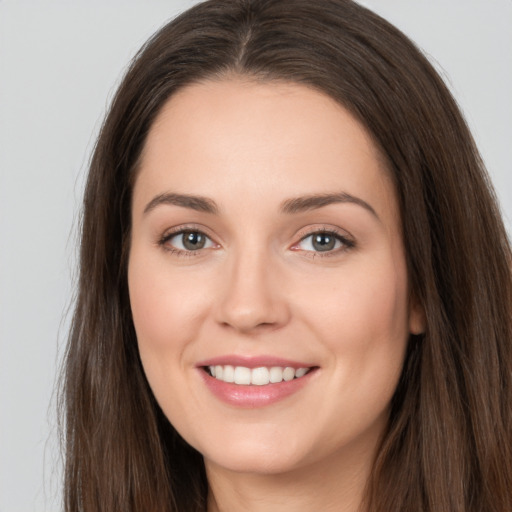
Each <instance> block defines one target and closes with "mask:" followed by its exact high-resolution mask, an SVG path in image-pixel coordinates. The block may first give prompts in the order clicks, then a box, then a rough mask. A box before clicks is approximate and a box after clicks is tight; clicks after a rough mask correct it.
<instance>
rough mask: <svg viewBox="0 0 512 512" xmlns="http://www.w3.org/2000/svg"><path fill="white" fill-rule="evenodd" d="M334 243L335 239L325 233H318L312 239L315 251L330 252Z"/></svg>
mask: <svg viewBox="0 0 512 512" xmlns="http://www.w3.org/2000/svg"><path fill="white" fill-rule="evenodd" d="M335 243H336V240H335V238H334V237H333V236H331V235H328V234H325V233H320V234H318V235H315V236H314V237H313V247H314V248H315V249H316V250H317V251H330V250H332V249H334V245H335Z"/></svg>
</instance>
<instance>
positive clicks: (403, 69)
mask: <svg viewBox="0 0 512 512" xmlns="http://www.w3.org/2000/svg"><path fill="white" fill-rule="evenodd" d="M80 265H81V266H80V269H81V273H80V283H79V291H78V298H77V304H76V311H75V316H74V321H73V326H72V332H71V336H70V343H69V352H68V358H67V363H66V364H67V366H66V381H65V395H64V399H65V406H66V450H67V453H66V482H65V503H66V510H68V511H78V510H87V511H88V512H89V511H93V510H141V511H142V510H144V511H146V510H158V511H160V510H179V511H189V510H190V511H195V510H198V511H199V510H208V511H216V510H254V511H256V510H341V511H356V510H358V511H364V512H370V511H382V510H386V511H388V510H389V511H403V512H406V511H407V512H409V511H411V510H418V511H435V512H438V511H453V512H455V511H467V512H469V511H474V512H476V511H478V512H481V511H504V510H510V509H512V491H511V489H512V467H511V464H512V463H511V460H512V457H511V456H512V453H511V441H512V432H511V429H512V427H511V424H512V422H511V419H512V418H511V416H512V412H511V407H510V403H511V399H512V396H511V395H512V391H511V389H512V388H511V379H512V357H511V351H510V344H511V341H510V340H511V330H512V326H511V315H510V306H511V304H512V297H511V293H512V291H511V290H512V287H511V274H510V247H509V244H508V241H507V237H506V233H505V230H504V228H503V224H502V222H501V220H500V216H499V212H498V209H497V207H496V203H495V199H494V196H493V193H492V190H491V187H490V185H489V182H488V178H487V175H486V174H485V171H484V169H483V165H482V162H481V160H480V158H479V156H478V152H477V150H476V148H475V146H474V143H473V140H472V138H471V135H470V134H469V132H468V129H467V127H466V125H465V123H464V121H463V119H462V117H461V115H460V113H459V111H458V109H457V107H456V105H455V103H454V101H453V99H452V98H451V96H450V94H449V93H448V91H447V89H446V87H445V86H444V84H443V83H442V81H441V80H440V78H439V77H438V75H437V74H436V73H435V71H434V70H433V69H432V67H431V66H430V64H429V63H428V62H427V61H426V59H425V58H424V57H423V56H422V55H421V54H420V53H419V52H418V50H417V49H416V48H415V47H414V45H413V44H412V43H411V42H410V41H409V40H407V39H406V38H405V36H404V35H403V34H401V33H400V32H398V31H397V30H396V29H395V28H393V27H392V26H390V25H389V24H388V23H387V22H385V21H384V20H382V19H381V18H379V17H378V16H376V15H375V14H373V13H371V12H370V11H367V10H366V9H364V8H362V7H360V6H359V5H357V4H355V3H354V2H351V1H346V0H326V1H324V2H321V3H318V2H317V3H314V2H309V1H306V0H286V1H282V0H279V1H278V0H253V1H250V0H239V1H238V0H237V1H231V0H229V1H228V0H226V1H223V0H213V1H210V2H206V3H204V4H200V5H198V6H196V7H194V8H192V9H190V10H189V11H187V12H186V13H185V14H183V15H182V16H180V17H179V18H177V19H176V20H175V21H173V22H171V23H170V24H169V25H167V26H166V27H164V28H163V29H162V30H161V31H160V32H159V33H157V34H156V35H155V36H154V37H153V38H152V39H151V40H150V41H149V42H148V43H147V44H146V45H145V47H144V48H143V49H142V50H141V52H140V53H139V54H138V55H137V57H136V58H135V60H134V62H133V64H132V66H131V68H130V69H129V71H128V73H127V75H126V76H125V78H124V80H123V83H122V84H121V86H120V88H119V90H118V92H117V94H116V97H115V99H114V101H113V104H112V107H111V109H110V112H109V114H108V116H107V118H106V120H105V123H104V126H103V128H102V131H101V134H100V136H99V139H98V142H97V146H96V149H95V152H94V156H93V159H92V162H91V168H90V173H89V179H88V182H87V187H86V191H85V199H84V212H83V225H82V243H81V260H80Z"/></svg>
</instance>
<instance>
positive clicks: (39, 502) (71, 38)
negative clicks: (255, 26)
mask: <svg viewBox="0 0 512 512" xmlns="http://www.w3.org/2000/svg"><path fill="white" fill-rule="evenodd" d="M194 3H196V2H194V1H193V0H181V1H178V0H167V1H163V0H138V1H135V0H123V1H121V0H117V1H113V0H110V1H109V2H104V1H103V2H100V1H99V0H73V1H71V0H69V1H64V0H61V1H56V0H54V1H49V0H48V1H44V0H40V1H36V0H33V1H30V0H0V512H31V511H37V512H39V511H41V512H44V511H57V510H60V496H59V493H60V469H59V468H60V456H59V450H58V435H57V429H56V414H55V395H54V390H55V384H56V378H57V377H56V376H57V374H58V364H59V360H60V357H61V356H62V353H63V348H64V344H65V338H66V332H67V328H68V325H69V316H70V314H69V311H68V310H69V307H70V304H71V303H72V297H73V292H72V290H73V284H72V283H73V278H74V273H75V268H74V262H75V251H76V233H75V231H76V230H75V228H76V224H77V216H78V211H79V204H80V196H81V191H82V185H83V181H84V176H85V173H86V169H87V162H88V159H89V156H90V151H91V149H92V147H93V144H94V140H95V136H96V134H97V131H98V128H99V126H100V123H101V120H102V117H103V115H104V113H105V109H106V107H107V105H108V103H109V100H110V99H111V98H112V94H113V92H114V90H115V87H116V84H118V83H119V79H120V76H121V75H122V73H123V70H124V69H125V67H126V65H127V63H128V61H129V60H130V58H131V57H132V56H133V55H134V53H135V52H136V51H137V49H138V48H139V47H140V46H141V44H142V43H143V42H144V41H145V40H146V39H147V37H149V36H150V35H151V34H152V33H153V32H154V31H155V30H156V29H158V28H159V27H160V26H161V25H163V24H164V22H165V21H166V20H168V19H169V18H171V17H173V16H174V15H175V14H176V13H177V12H179V11H181V10H184V9H185V8H187V7H189V6H191V5H192V4H194ZM361 3H363V4H364V5H366V6H368V7H370V8H372V9H373V10H375V11H376V12H378V13H379V14H381V15H383V16H384V17H385V18H387V19H388V20H390V21H391V22H393V23H394V24H396V25H397V26H398V27H399V28H401V29H402V30H403V31H404V32H405V33H406V34H408V35H409V36H410V37H411V38H412V39H413V40H414V41H416V43H417V44H418V45H419V46H420V47H421V48H423V50H424V51H425V52H426V53H427V54H428V55H429V56H430V58H431V60H432V62H433V63H434V65H435V67H436V68H437V69H438V70H439V71H440V72H441V74H442V75H443V77H444V78H445V80H446V81H447V82H448V84H449V86H450V88H451V89H452V91H453V93H454V94H455V96H456V98H457V100H458V102H459V104H460V105H461V107H462V109H463V110H464V112H465V115H466V117H467V120H468V122H469V124H470V126H471V128H472V130H473V133H474V135H475V138H476V141H477V143H478V146H479V148H480V150H481V152H482V155H483V157H484V160H485V162H486V163H487V166H488V169H489V171H490V173H491V176H492V179H493V181H494V184H495V187H496V190H497V193H498V197H499V199H500V202H501V205H502V208H503V211H504V215H505V217H506V218H507V221H506V222H507V226H508V229H509V232H510V226H511V223H510V220H511V219H512V177H511V174H510V167H511V165H510V162H511V160H512V159H511V156H512V154H511V143H512V138H511V134H512V129H511V120H512V99H511V98H512V95H511V91H512V30H511V27H512V0H448V1H447V0H364V1H362V2H361ZM482 243H485V240H482Z"/></svg>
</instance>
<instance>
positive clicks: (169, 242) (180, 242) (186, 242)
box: [161, 230, 215, 252]
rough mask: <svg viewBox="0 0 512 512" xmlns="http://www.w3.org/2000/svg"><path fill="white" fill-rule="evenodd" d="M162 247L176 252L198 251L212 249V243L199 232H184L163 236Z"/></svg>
mask: <svg viewBox="0 0 512 512" xmlns="http://www.w3.org/2000/svg"><path fill="white" fill-rule="evenodd" d="M161 243H162V245H166V246H171V248H172V249H175V250H177V251H189V252H190V251H199V250H200V249H208V248H210V247H214V245H215V244H214V243H213V241H212V240H211V239H210V238H209V237H207V236H206V235H205V234H204V233H202V232H201V231H194V230H184V231H179V232H178V233H172V234H170V235H167V236H165V237H164V238H163V239H162V241H161Z"/></svg>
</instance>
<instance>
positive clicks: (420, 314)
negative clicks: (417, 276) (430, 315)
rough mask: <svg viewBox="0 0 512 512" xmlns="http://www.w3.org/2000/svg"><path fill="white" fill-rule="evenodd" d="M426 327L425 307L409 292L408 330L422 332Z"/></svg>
mask: <svg viewBox="0 0 512 512" xmlns="http://www.w3.org/2000/svg"><path fill="white" fill-rule="evenodd" d="M426 329H427V319H426V316H425V308H424V307H423V305H422V304H421V303H420V301H419V300H418V299H417V298H416V295H415V294H414V293H411V296H410V299H409V332H410V333H411V334H416V335H417V334H424V333H425V330H426Z"/></svg>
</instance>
